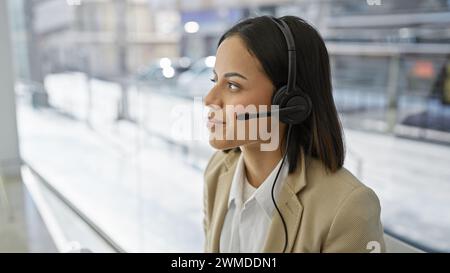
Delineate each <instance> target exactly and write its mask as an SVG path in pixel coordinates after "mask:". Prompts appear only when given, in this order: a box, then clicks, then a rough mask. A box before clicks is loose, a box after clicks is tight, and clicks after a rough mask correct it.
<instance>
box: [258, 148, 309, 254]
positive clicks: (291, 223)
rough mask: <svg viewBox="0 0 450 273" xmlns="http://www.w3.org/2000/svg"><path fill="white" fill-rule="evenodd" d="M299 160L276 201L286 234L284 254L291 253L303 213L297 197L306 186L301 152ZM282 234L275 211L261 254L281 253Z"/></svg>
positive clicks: (303, 158)
mask: <svg viewBox="0 0 450 273" xmlns="http://www.w3.org/2000/svg"><path fill="white" fill-rule="evenodd" d="M301 158H302V160H300V162H299V166H298V168H297V169H296V171H295V172H294V173H292V174H289V175H288V177H287V179H286V181H285V184H284V185H283V186H282V187H281V189H280V193H279V196H278V199H276V200H277V206H278V208H279V209H280V212H281V214H282V215H283V219H284V221H285V223H286V228H287V233H288V243H287V247H286V252H291V251H292V248H293V246H294V242H295V239H296V235H297V233H298V228H299V225H300V221H301V218H302V212H303V205H302V204H301V203H300V201H299V200H298V197H297V193H298V192H299V191H300V190H302V189H303V188H304V187H305V185H306V175H305V171H306V169H305V165H306V164H305V161H306V159H305V155H304V154H303V151H302V156H301ZM284 232H285V230H284V227H283V222H282V220H281V218H280V215H279V214H278V211H277V210H276V209H275V211H274V216H273V218H272V222H271V224H270V227H269V229H268V233H267V237H266V241H265V242H264V247H263V250H262V252H282V251H283V248H284V240H285V239H284V238H285V234H284Z"/></svg>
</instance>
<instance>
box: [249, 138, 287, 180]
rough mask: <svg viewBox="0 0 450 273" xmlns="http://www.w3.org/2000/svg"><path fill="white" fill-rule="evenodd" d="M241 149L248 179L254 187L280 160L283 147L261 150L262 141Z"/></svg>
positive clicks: (264, 178)
mask: <svg viewBox="0 0 450 273" xmlns="http://www.w3.org/2000/svg"><path fill="white" fill-rule="evenodd" d="M241 150H242V154H243V156H244V162H245V164H244V165H245V173H246V175H247V180H248V182H249V183H250V184H251V185H252V186H253V187H256V188H258V187H259V186H260V185H261V184H262V183H263V182H264V180H266V178H267V177H268V176H269V174H270V173H271V172H272V171H273V169H274V168H275V167H276V166H277V164H278V162H280V160H281V157H282V153H281V149H280V148H278V149H276V150H274V151H261V147H260V143H255V144H248V145H245V146H241Z"/></svg>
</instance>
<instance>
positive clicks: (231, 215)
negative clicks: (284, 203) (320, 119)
mask: <svg viewBox="0 0 450 273" xmlns="http://www.w3.org/2000/svg"><path fill="white" fill-rule="evenodd" d="M244 164H245V163H244V157H243V154H242V153H241V155H240V157H239V160H238V162H237V166H236V171H235V173H234V176H233V181H232V184H231V189H230V196H229V199H228V211H227V214H226V216H225V220H224V224H223V227H222V232H221V234H220V252H233V253H237V252H261V251H262V248H263V246H264V242H265V239H266V234H267V231H268V228H269V226H270V223H271V219H272V215H273V213H274V211H275V205H274V204H273V201H272V195H271V191H272V185H273V182H274V179H275V176H276V174H277V171H278V169H279V168H280V166H281V160H280V161H279V162H278V164H277V166H276V167H275V168H274V169H273V170H272V172H271V173H270V175H269V176H268V177H267V178H266V179H265V180H264V182H263V183H262V184H261V185H260V186H259V187H258V188H254V187H253V186H252V185H250V183H248V180H247V177H246V174H245V166H244ZM288 170H289V168H288V161H287V158H286V160H285V162H284V164H283V169H282V170H281V172H280V175H279V177H278V181H277V183H276V185H275V189H274V196H275V197H276V196H277V195H278V192H279V190H280V189H281V186H282V184H283V183H284V180H285V178H286V176H287V174H288ZM246 183H247V185H246ZM245 196H249V197H248V200H246V201H245V199H244V197H245ZM275 212H276V211H275Z"/></svg>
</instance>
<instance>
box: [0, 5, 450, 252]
mask: <svg viewBox="0 0 450 273" xmlns="http://www.w3.org/2000/svg"><path fill="white" fill-rule="evenodd" d="M266 14H267V15H274V16H283V15H296V16H300V17H302V18H304V19H306V20H307V21H309V22H310V23H311V24H313V25H314V26H315V27H316V28H317V29H318V30H319V32H320V33H321V34H322V36H323V38H324V39H325V41H326V45H327V48H328V51H329V54H330V58H331V66H332V76H333V87H334V89H333V92H334V98H335V102H336V105H337V108H338V110H339V114H340V117H341V119H342V121H343V125H344V128H345V137H346V145H347V158H346V162H345V166H346V167H347V168H348V169H349V170H351V171H352V172H353V173H354V174H355V176H357V177H358V178H359V179H360V180H361V181H363V183H365V184H367V185H368V186H370V187H371V188H373V189H374V190H375V192H376V193H377V194H378V196H379V198H380V201H381V205H382V220H383V224H384V228H385V233H386V235H388V236H391V237H392V238H395V239H396V240H399V241H401V242H404V243H407V244H408V245H410V246H413V247H415V248H417V249H420V250H423V251H427V252H450V1H448V0H430V1H419V0H397V1H395V0H335V1H333V0H290V1H288V0H286V1H284V0H276V1H275V0H239V1H235V0H227V1H225V0H190V1H181V0H165V1H161V0H0V60H1V61H0V83H1V84H0V128H1V129H0V252H55V251H59V252H65V251H71V250H77V249H78V250H79V249H82V248H87V249H89V250H90V251H94V252H162V251H164V252H201V251H202V250H203V249H202V246H203V230H202V202H203V201H202V190H203V170H204V168H205V166H206V163H207V161H208V159H209V157H210V156H211V155H212V153H213V152H214V151H213V150H212V148H210V147H209V145H208V142H207V140H206V141H205V140H201V139H200V140H192V139H191V140H189V139H183V138H177V137H174V134H173V130H174V129H173V126H172V124H173V120H174V118H179V116H177V114H176V113H174V111H173V109H174V108H175V107H179V106H180V105H181V106H183V107H185V108H186V109H190V110H189V111H188V114H183V115H184V118H186V119H187V121H188V122H187V123H188V124H191V125H189V126H188V127H189V128H188V131H189V130H191V132H192V130H194V131H195V130H196V129H195V128H196V127H195V126H197V125H196V124H199V123H200V127H203V126H204V124H203V123H202V120H199V119H198V118H195V115H194V114H192V113H193V112H195V111H197V110H198V109H197V108H201V107H202V106H201V104H198V105H195V104H193V102H194V98H196V97H201V96H204V95H205V94H206V93H207V92H208V91H209V88H210V87H211V84H212V83H211V82H210V81H209V79H210V77H211V75H212V74H211V72H212V67H213V66H214V61H215V58H214V55H215V51H216V46H217V42H218V39H219V37H220V35H221V34H222V33H223V32H224V31H225V30H226V29H227V28H229V27H231V26H232V25H233V24H235V23H236V22H238V21H239V20H241V19H243V18H247V17H251V16H259V15H266ZM193 105H194V106H193ZM194 125H195V126H194Z"/></svg>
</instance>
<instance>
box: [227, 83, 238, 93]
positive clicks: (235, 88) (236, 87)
mask: <svg viewBox="0 0 450 273" xmlns="http://www.w3.org/2000/svg"><path fill="white" fill-rule="evenodd" d="M228 88H230V89H231V90H233V91H236V90H239V86H237V85H236V84H234V83H231V82H229V83H228Z"/></svg>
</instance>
